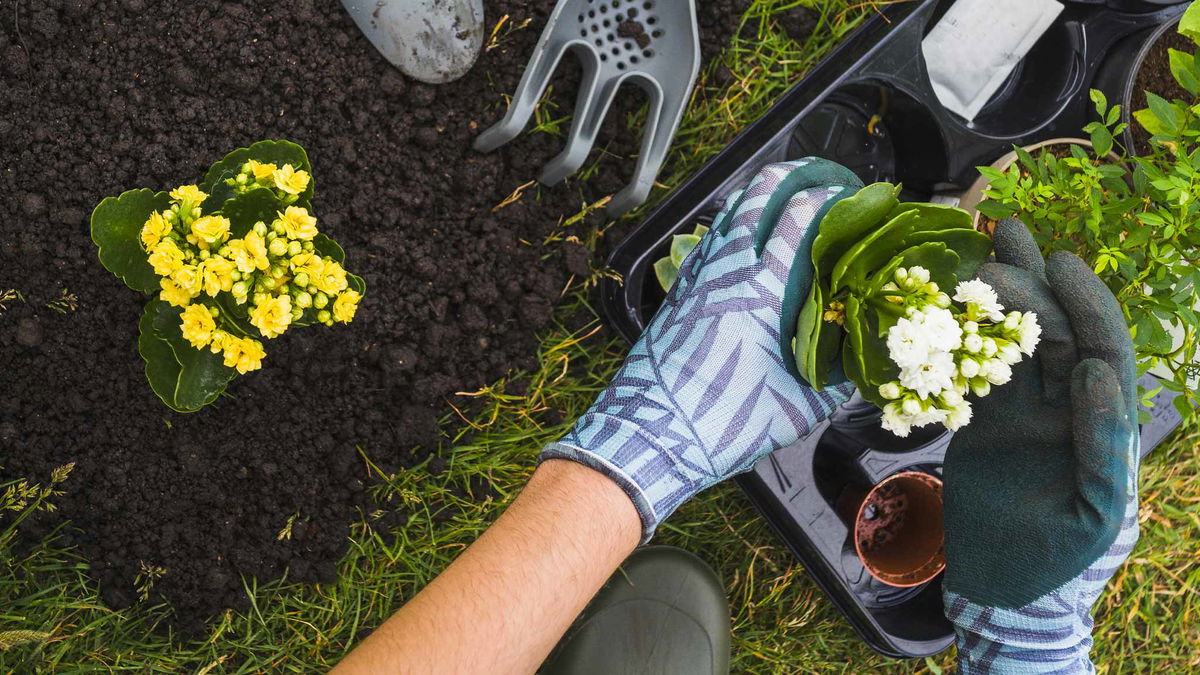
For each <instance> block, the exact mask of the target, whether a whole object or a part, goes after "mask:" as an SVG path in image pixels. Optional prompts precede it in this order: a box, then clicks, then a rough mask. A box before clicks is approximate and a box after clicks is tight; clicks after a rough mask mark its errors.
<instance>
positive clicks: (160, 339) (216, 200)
mask: <svg viewBox="0 0 1200 675" xmlns="http://www.w3.org/2000/svg"><path fill="white" fill-rule="evenodd" d="M311 170H312V168H311V166H310V164H309V160H308V155H307V153H305V152H304V149H303V148H301V147H300V146H299V145H296V144H295V143H291V142H289V141H282V140H280V141H260V142H258V143H255V144H253V145H251V146H250V147H248V148H241V149H238V150H235V151H233V152H231V153H229V154H228V155H226V156H225V158H224V159H222V160H221V161H219V162H217V163H216V164H214V165H213V166H212V167H211V168H209V170H208V172H207V173H206V174H205V176H204V180H203V181H201V182H200V184H199V185H182V186H179V187H177V188H175V189H174V190H171V191H170V192H154V191H152V190H148V189H141V190H131V191H128V192H125V193H123V194H121V195H120V196H117V197H108V198H106V199H104V200H103V201H101V202H100V204H99V205H97V206H96V208H95V210H94V211H93V212H92V220H91V232H92V240H93V241H94V242H95V243H96V246H97V248H98V249H99V257H100V263H101V264H102V265H104V267H105V269H107V270H108V271H110V272H112V273H113V274H115V275H116V276H117V277H118V278H120V279H121V280H122V281H124V282H125V284H126V285H127V286H129V287H130V288H132V289H134V290H137V291H142V292H143V293H147V294H151V295H152V298H151V300H150V301H149V302H148V303H147V304H146V307H145V310H144V311H143V313H142V318H141V321H140V322H139V331H140V335H139V337H138V351H139V353H140V354H141V356H142V359H143V360H144V361H145V362H146V378H147V379H148V380H149V382H150V387H151V389H153V390H154V393H155V394H157V395H158V397H159V398H161V399H162V401H163V402H164V403H166V404H167V405H168V406H170V407H171V408H172V409H174V410H176V411H179V412H194V411H196V410H199V409H200V408H202V407H204V406H205V405H208V404H209V403H212V402H213V401H214V400H216V398H217V396H219V395H220V394H221V393H222V392H223V391H224V390H225V388H226V386H227V385H228V384H229V382H230V381H231V380H232V379H233V377H234V376H235V375H236V374H239V373H241V374H244V373H248V372H250V371H252V370H258V369H259V368H261V367H262V360H263V358H265V356H266V350H265V348H264V347H263V342H262V340H269V339H272V338H275V337H278V336H279V335H281V334H283V333H284V332H285V331H287V330H288V329H289V328H291V327H293V326H307V325H311V324H314V323H322V324H325V325H327V326H332V325H333V324H334V322H340V323H349V322H350V321H351V320H352V319H353V318H354V314H355V312H356V311H357V309H358V303H359V301H360V300H361V299H362V297H363V294H364V293H365V292H366V284H365V283H364V282H363V280H362V279H361V278H360V277H358V276H355V275H354V274H351V273H349V272H347V271H346V269H345V268H344V267H343V266H342V265H343V263H344V262H345V259H346V253H345V251H343V250H342V247H341V246H339V245H338V244H337V242H335V241H333V240H332V239H330V238H329V237H328V236H326V235H325V234H323V233H321V232H320V231H319V230H318V229H317V219H316V217H315V216H313V215H312V214H311V213H310V209H311V200H312V196H313V180H312V175H311V173H310V172H311Z"/></svg>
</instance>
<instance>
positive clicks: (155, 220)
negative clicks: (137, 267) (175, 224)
mask: <svg viewBox="0 0 1200 675" xmlns="http://www.w3.org/2000/svg"><path fill="white" fill-rule="evenodd" d="M170 231H171V224H170V223H168V222H167V219H166V218H163V214H162V212H161V211H155V212H154V213H151V214H150V218H149V219H147V220H146V224H145V225H142V248H144V249H146V250H147V251H149V250H152V249H153V248H154V247H155V246H157V245H158V242H160V241H162V238H163V237H165V236H167V234H168V233H169V232H170Z"/></svg>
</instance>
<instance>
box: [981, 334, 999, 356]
mask: <svg viewBox="0 0 1200 675" xmlns="http://www.w3.org/2000/svg"><path fill="white" fill-rule="evenodd" d="M996 350H997V347H996V341H995V340H993V339H992V338H990V337H988V338H983V348H982V349H981V350H980V351H981V352H983V355H984V356H986V357H988V358H989V359H990V358H992V357H993V356H995V355H996Z"/></svg>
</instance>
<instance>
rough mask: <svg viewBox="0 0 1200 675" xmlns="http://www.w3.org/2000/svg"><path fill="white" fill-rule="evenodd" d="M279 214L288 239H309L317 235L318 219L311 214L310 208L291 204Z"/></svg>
mask: <svg viewBox="0 0 1200 675" xmlns="http://www.w3.org/2000/svg"><path fill="white" fill-rule="evenodd" d="M278 215H279V222H281V223H283V231H284V232H285V233H286V234H287V236H288V239H300V240H308V239H312V238H313V237H315V236H317V219H316V217H315V216H311V215H309V213H308V209H303V208H300V207H299V206H289V207H287V210H286V211H284V212H282V213H280V214H278Z"/></svg>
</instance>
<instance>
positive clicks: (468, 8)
mask: <svg viewBox="0 0 1200 675" xmlns="http://www.w3.org/2000/svg"><path fill="white" fill-rule="evenodd" d="M342 4H343V5H345V6H346V11H348V12H349V13H350V16H351V18H353V19H354V23H356V24H358V27H359V29H361V30H362V32H363V34H365V35H366V36H367V39H368V40H370V41H371V44H373V45H375V48H376V49H378V50H379V52H380V53H381V54H383V56H384V57H385V58H386V59H387V60H388V61H391V62H392V64H393V65H394V66H396V67H397V68H399V69H400V71H401V72H403V73H404V74H405V75H407V76H409V77H411V78H413V79H415V80H420V81H422V82H428V83H430V84H442V83H445V82H450V81H452V80H456V79H458V78H460V77H462V76H463V75H464V74H466V72H467V71H468V70H470V69H471V65H472V64H474V63H475V57H477V56H478V55H479V50H480V48H481V47H482V46H483V0H342Z"/></svg>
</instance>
